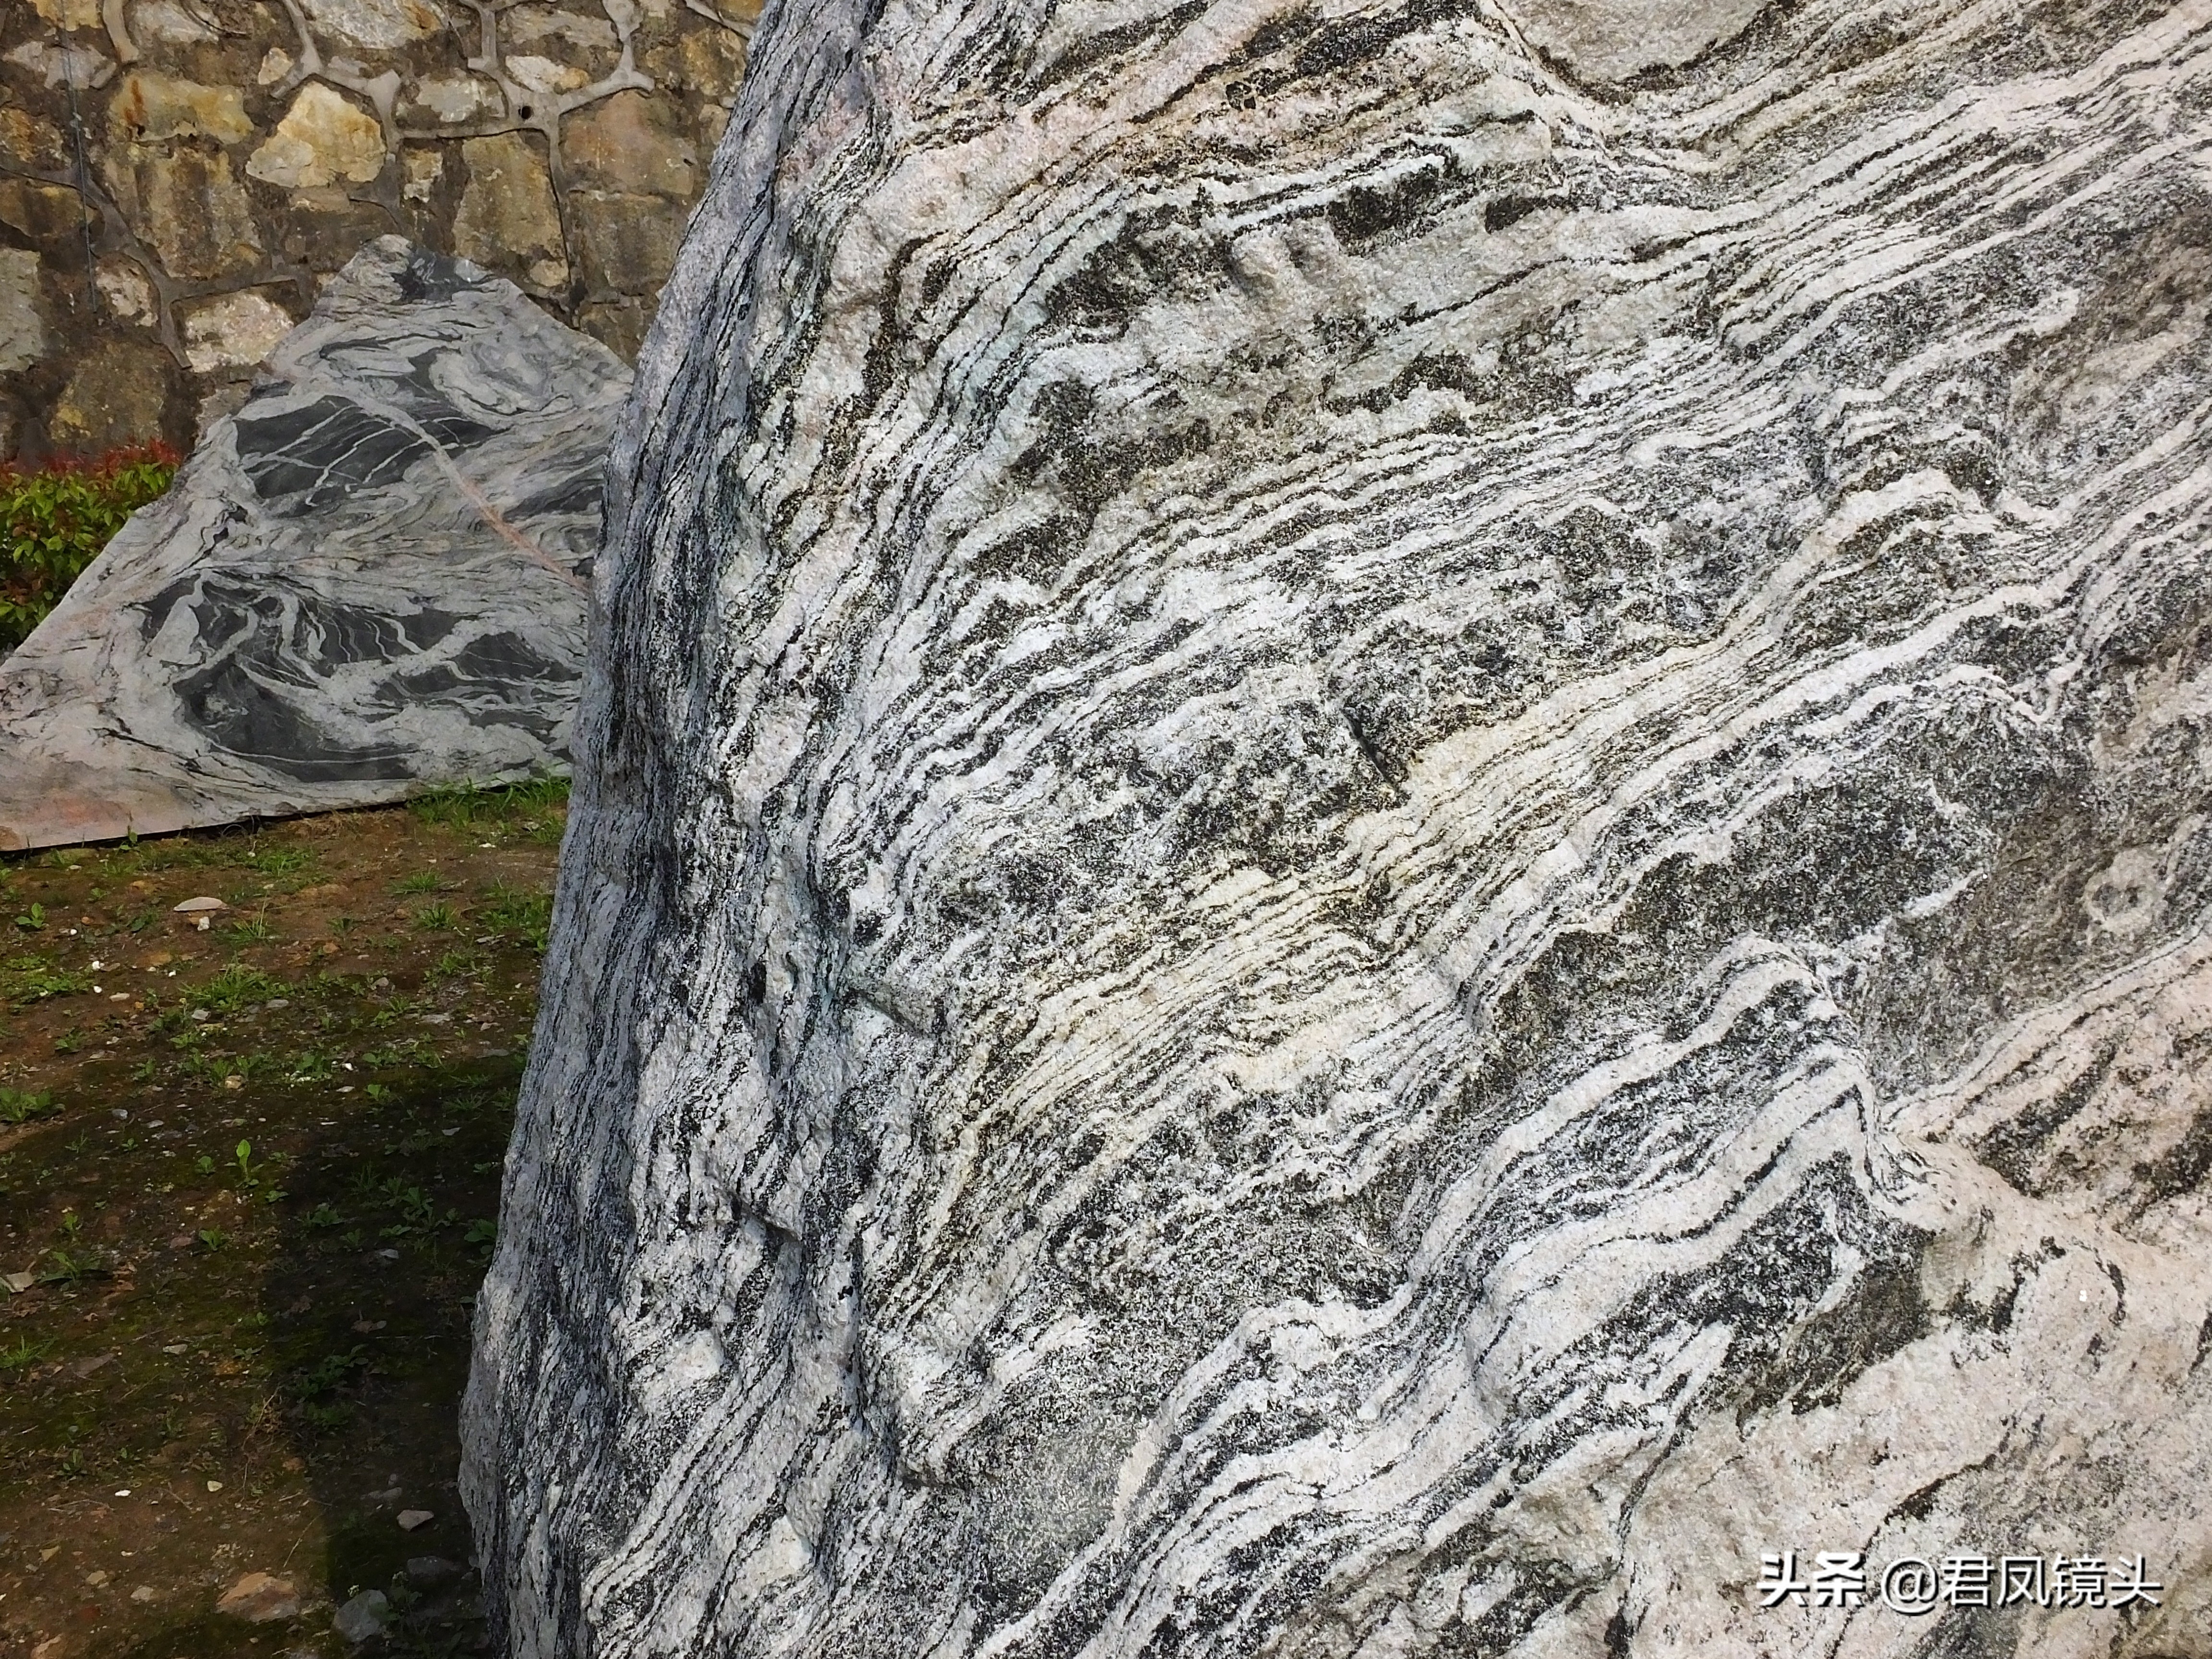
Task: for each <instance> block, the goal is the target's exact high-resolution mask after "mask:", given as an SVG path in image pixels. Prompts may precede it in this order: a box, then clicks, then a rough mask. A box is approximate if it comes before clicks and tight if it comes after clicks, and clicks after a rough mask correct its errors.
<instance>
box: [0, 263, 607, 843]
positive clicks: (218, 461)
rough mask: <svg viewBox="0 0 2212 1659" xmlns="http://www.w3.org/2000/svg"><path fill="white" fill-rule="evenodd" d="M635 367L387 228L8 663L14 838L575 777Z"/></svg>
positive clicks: (3, 756) (8, 824)
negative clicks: (593, 615) (596, 562)
mask: <svg viewBox="0 0 2212 1659" xmlns="http://www.w3.org/2000/svg"><path fill="white" fill-rule="evenodd" d="M628 391H629V372H628V370H627V369H625V368H624V367H623V364H622V362H620V360H619V359H617V357H615V356H614V355H613V354H612V353H611V352H610V351H608V350H607V349H606V348H605V347H604V346H601V345H600V344H599V343H598V342H596V341H594V340H592V339H590V338H588V337H586V336H584V335H581V334H579V333H576V332H575V331H573V330H570V329H567V328H564V327H562V325H560V324H559V323H556V322H555V321H553V320H552V319H550V318H548V317H546V316H545V315H544V313H541V312H539V311H538V309H537V308H536V307H534V306H532V304H531V303H530V302H529V301H527V300H526V299H525V298H524V297H523V295H521V293H520V291H519V290H517V289H515V288H514V287H513V285H512V284H510V283H506V282H504V281H502V280H500V279H498V278H496V277H492V276H487V275H486V274H485V273H484V272H483V271H481V270H477V268H476V267H474V266H472V265H470V264H466V263H465V262H464V261H459V260H454V259H449V258H443V257H441V256H439V255H436V254H433V253H429V252H426V251H424V250H422V249H420V248H416V247H412V246H410V245H409V244H407V243H406V242H404V240H401V239H399V238H398V237H386V238H383V239H381V240H378V241H376V242H373V243H371V244H370V245H369V246H367V247H366V248H364V249H363V250H362V252H360V253H359V254H357V255H356V257H355V258H354V259H353V260H352V261H351V262H350V263H349V264H348V265H347V266H346V267H345V269H344V270H343V271H342V272H341V273H339V275H338V276H336V277H335V278H333V279H332V281H331V283H330V285H329V287H328V288H326V289H325V291H324V293H323V295H322V296H321V298H320V299H319V301H318V302H317V304H316V307H315V310H314V313H313V315H312V316H311V317H310V318H309V319H307V321H306V322H304V323H302V324H301V325H300V326H299V327H298V328H296V329H295V330H294V331H292V332H291V333H290V334H289V335H287V336H286V337H284V339H283V342H282V343H280V344H279V345H278V346H277V347H276V350H275V351H274V352H273V353H272V354H271V356H270V361H269V363H268V365H267V367H266V369H265V370H264V373H263V374H262V376H261V378H260V379H259V380H257V381H256V383H255V385H254V387H253V391H252V395H251V396H250V397H249V398H247V400H246V402H245V404H243V406H242V407H240V409H239V410H237V412H236V413H235V414H234V415H231V416H225V417H223V418H222V419H221V420H220V421H218V422H216V425H215V426H214V427H213V428H211V429H210V432H209V434H208V435H207V437H206V438H205V439H204V441H203V442H202V443H201V445H200V446H199V447H198V448H197V449H196V450H195V451H194V452H193V454H192V456H191V459H189V460H188V461H187V462H186V464H185V466H184V467H183V468H182V469H181V470H180V471H179V475H178V477H177V481H176V483H174V484H173V485H172V486H171V488H170V489H169V491H168V493H167V495H164V496H162V497H161V499H160V500H158V501H155V502H154V503H152V504H151V505H150V506H149V507H145V508H144V509H143V510H142V511H140V512H138V513H135V514H133V515H132V517H131V520H130V522H129V523H127V524H126V525H125V526H124V527H123V529H122V530H121V531H120V532H118V533H117V535H116V537H115V538H114V539H113V541H112V542H111V543H110V544H108V546H107V547H106V550H104V551H102V553H101V554H100V557H99V558H98V559H97V560H95V561H94V563H93V564H92V566H91V567H90V568H88V570H87V571H86V572H85V574H83V575H82V577H80V578H79V579H78V580H77V582H76V585H75V586H73V587H72V588H71V589H70V592H68V593H67V594H66V595H64V599H63V600H62V603H61V604H60V605H58V606H57V607H56V609H55V610H54V611H53V613H52V615H51V616H49V617H47V618H46V621H45V622H44V623H40V626H39V628H38V629H36V630H35V631H34V632H33V634H32V635H31V636H30V638H28V639H27V640H26V641H24V642H23V644H22V645H21V647H18V648H17V649H16V651H15V653H13V654H11V655H10V656H9V657H8V658H7V659H5V660H4V661H0V847H6V848H21V847H38V846H46V845H50V844H55V843H64V842H80V841H88V840H94V839H99V838H102V837H108V836H121V835H124V834H125V833H126V832H129V831H131V830H136V831H137V832H138V833H140V834H149V833H153V832H155V831H161V830H169V829H184V828H190V827H197V826H204V825H210V824H220V823H234V822H237V821H240V820H241V819H244V818H248V817H280V816H283V815H285V814H288V813H295V812H307V811H325V810H329V809H331V808H335V807H341V806H359V805H373V804H376V803H379V802H385V801H392V800H398V799H404V798H405V797H406V796H408V795H410V794H412V793H418V792H419V791H421V790H422V789H424V788H426V787H432V786H435V785H438V784H450V783H459V782H467V781H477V782H493V781H503V780H507V779H513V778H517V777H521V776H526V775H536V774H543V773H545V772H548V771H554V770H561V769H565V767H566V764H567V757H568V728H569V724H570V721H571V720H572V719H573V716H574V706H575V698H576V692H577V685H578V681H579V676H580V665H581V662H582V659H583V654H584V646H585V635H586V606H587V597H588V595H587V576H588V573H589V569H590V566H591V562H592V557H593V556H594V554H595V552H596V550H597V544H598V538H599V529H600V518H601V484H602V468H603V466H604V464H605V453H606V445H607V441H608V436H609V434H610V433H611V429H612V427H613V423H614V418H615V415H616V413H617V410H618V409H619V408H620V406H621V404H622V400H623V397H624V396H625V395H626V393H627V392H628Z"/></svg>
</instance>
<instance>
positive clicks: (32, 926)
mask: <svg viewBox="0 0 2212 1659" xmlns="http://www.w3.org/2000/svg"><path fill="white" fill-rule="evenodd" d="M15 925H16V926H17V927H20V928H21V929H22V930H23V931H24V932H25V933H36V932H38V931H39V929H40V928H41V927H45V926H46V906H45V905H43V904H33V906H32V907H31V908H29V909H27V910H26V911H25V912H23V914H22V915H20V916H17V917H16V918H15Z"/></svg>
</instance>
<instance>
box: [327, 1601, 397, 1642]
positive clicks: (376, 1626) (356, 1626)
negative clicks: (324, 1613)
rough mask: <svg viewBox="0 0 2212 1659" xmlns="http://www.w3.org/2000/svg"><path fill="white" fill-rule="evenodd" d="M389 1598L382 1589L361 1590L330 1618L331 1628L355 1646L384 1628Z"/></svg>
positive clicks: (390, 1603)
mask: <svg viewBox="0 0 2212 1659" xmlns="http://www.w3.org/2000/svg"><path fill="white" fill-rule="evenodd" d="M391 1606H392V1602H391V1600H390V1599H389V1598H388V1597H387V1596H386V1595H385V1593H384V1592H383V1591H382V1590H363V1591H362V1593H361V1594H360V1595H356V1596H355V1597H354V1598H353V1599H352V1600H351V1601H348V1602H347V1603H346V1604H345V1605H344V1606H343V1607H340V1608H339V1609H338V1611H337V1617H336V1618H335V1619H333V1620H331V1629H333V1630H335V1631H337V1633H338V1634H339V1635H341V1636H343V1637H344V1638H345V1639H346V1640H347V1641H349V1642H351V1643H353V1644H356V1646H357V1645H359V1644H361V1643H363V1642H366V1641H367V1640H368V1638H370V1637H372V1636H375V1635H378V1634H380V1633H381V1632H382V1631H383V1629H384V1618H385V1614H386V1612H387V1611H388V1610H389V1609H390V1608H391Z"/></svg>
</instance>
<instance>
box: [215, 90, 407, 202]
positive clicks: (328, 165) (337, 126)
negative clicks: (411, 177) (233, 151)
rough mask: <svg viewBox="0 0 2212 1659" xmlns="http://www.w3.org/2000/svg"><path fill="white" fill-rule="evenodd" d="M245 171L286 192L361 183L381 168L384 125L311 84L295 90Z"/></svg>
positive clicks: (380, 170)
mask: <svg viewBox="0 0 2212 1659" xmlns="http://www.w3.org/2000/svg"><path fill="white" fill-rule="evenodd" d="M383 171H384V128H383V127H382V125H380V124H379V122H378V121H377V118H376V117H375V116H374V115H372V114H371V113H369V112H368V111H367V110H364V109H362V107H361V106H358V105H357V104H355V103H354V102H353V101H352V100H349V99H348V98H347V97H346V96H345V95H344V94H342V93H339V92H335V91H333V90H332V89H331V88H329V87H326V86H325V85H324V84H323V83H322V82H319V81H315V82H309V83H308V84H307V85H306V86H304V87H302V88H300V91H299V95H298V96H297V97H295V98H294V99H293V100H292V106H291V107H290V108H289V109H288V110H286V111H285V112H284V118H283V120H281V121H279V122H278V123H277V124H276V131H275V132H273V133H271V134H270V137H269V138H268V141H267V142H266V143H264V144H262V145H261V147H260V148H259V149H256V150H255V151H254V152H253V155H252V159H250V160H249V161H247V162H246V173H248V174H249V175H250V176H252V177H253V178H256V179H261V180H263V181H264V182H265V183H268V184H272V185H281V186H282V187H283V188H284V189H286V190H307V189H313V188H314V187H316V186H318V185H331V184H336V183H337V182H338V181H339V180H341V179H350V180H352V181H353V182H354V183H356V184H364V185H365V184H367V183H368V182H369V181H370V180H371V179H374V178H375V177H376V175H377V174H378V173H381V172H383Z"/></svg>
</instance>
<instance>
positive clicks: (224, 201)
mask: <svg viewBox="0 0 2212 1659" xmlns="http://www.w3.org/2000/svg"><path fill="white" fill-rule="evenodd" d="M105 172H106V179H107V184H108V188H109V189H110V190H111V191H112V192H113V194H114V197H115V204H116V207H117V208H118V210H119V211H120V212H121V214H122V216H123V218H124V221H125V223H127V224H128V225H129V226H130V228H131V231H132V232H133V233H134V234H136V235H137V236H138V237H139V238H140V239H141V240H143V242H144V243H145V244H146V245H147V246H149V247H150V248H151V249H152V250H153V251H154V252H155V254H156V255H157V256H158V257H159V258H160V259H161V265H162V268H163V269H164V270H167V271H168V272H169V273H170V274H171V275H172V276H180V277H185V278H190V279H191V280H194V281H203V282H204V281H207V280H209V279H211V278H216V277H222V276H232V275H234V274H237V273H240V272H244V271H248V270H252V269H253V268H254V266H255V265H257V264H258V263H259V261H260V256H261V254H262V252H263V246H262V241H261V232H260V228H259V227H258V224H257V223H256V222H255V220H254V216H253V208H252V204H251V203H249V202H248V201H247V200H246V191H245V189H244V188H243V187H242V186H241V185H240V183H239V181H238V178H237V175H236V174H235V173H233V172H232V171H231V167H230V157H229V155H228V154H227V153H226V152H224V151H222V150H219V149H204V148H201V147H199V146H197V145H195V144H192V143H189V142H187V143H179V144H176V145H174V146H162V145H148V144H118V145H116V146H115V147H113V148H112V149H110V150H109V152H108V154H107V156H106V165H105Z"/></svg>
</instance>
